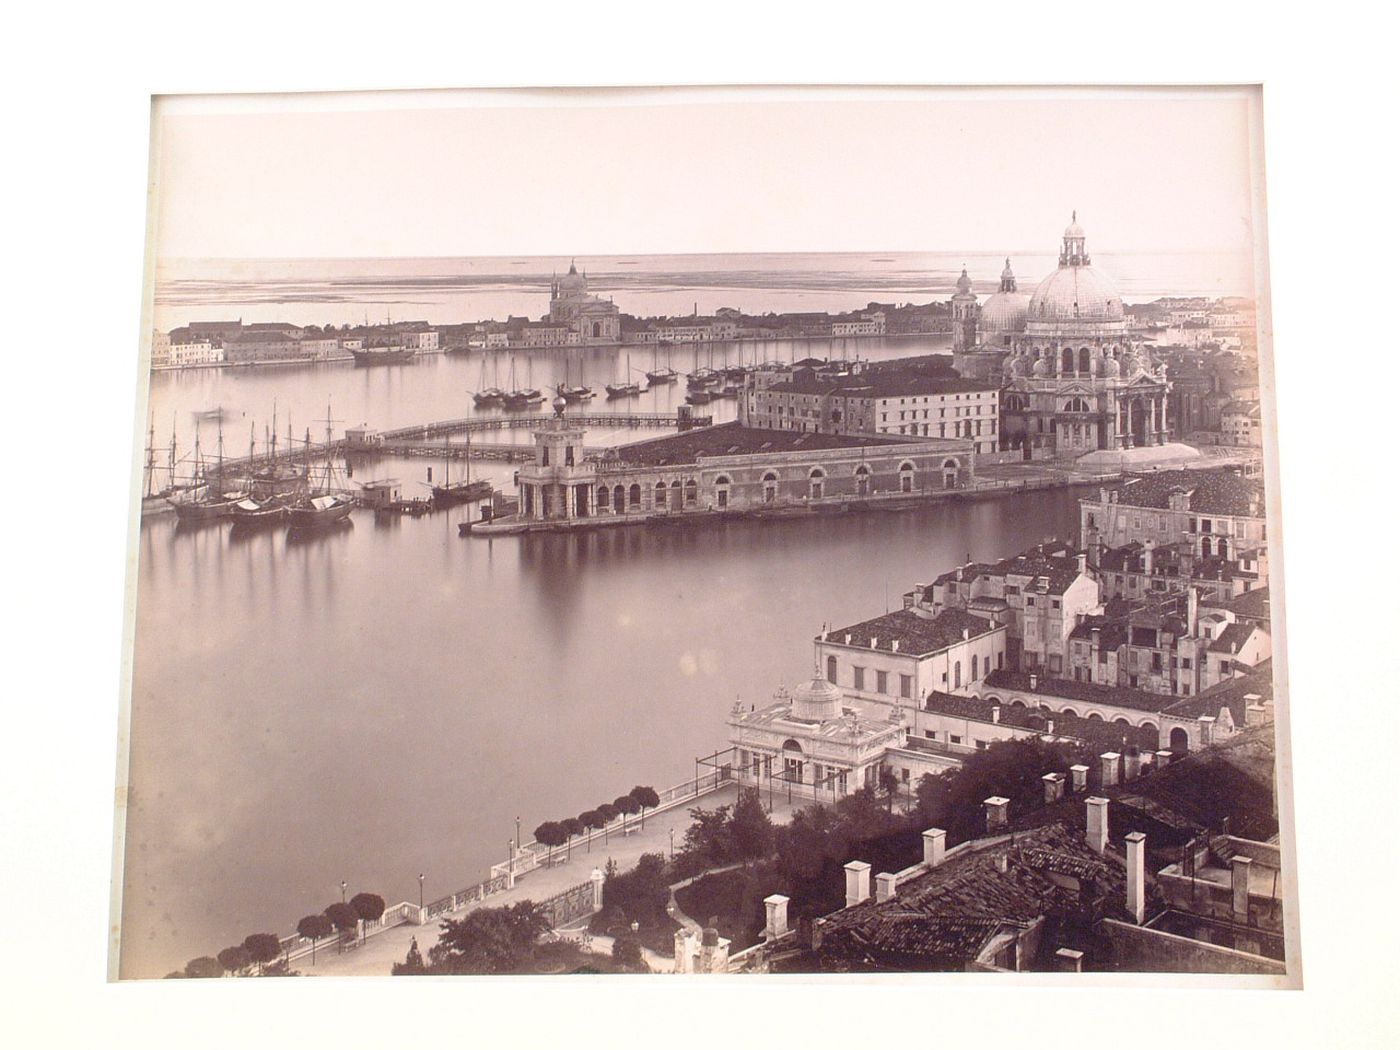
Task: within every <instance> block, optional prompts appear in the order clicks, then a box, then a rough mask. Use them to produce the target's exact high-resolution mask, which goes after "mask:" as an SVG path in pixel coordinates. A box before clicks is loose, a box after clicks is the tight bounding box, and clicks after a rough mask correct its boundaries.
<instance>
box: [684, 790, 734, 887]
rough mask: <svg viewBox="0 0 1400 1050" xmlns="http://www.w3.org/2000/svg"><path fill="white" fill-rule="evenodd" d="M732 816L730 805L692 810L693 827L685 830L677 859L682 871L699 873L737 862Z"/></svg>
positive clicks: (691, 824) (691, 825) (691, 820)
mask: <svg viewBox="0 0 1400 1050" xmlns="http://www.w3.org/2000/svg"><path fill="white" fill-rule="evenodd" d="M729 814H730V807H728V806H720V807H719V808H718V809H701V808H700V807H699V806H696V807H695V808H694V809H692V810H690V826H689V827H687V828H686V829H685V839H684V840H683V841H682V843H681V848H680V850H679V856H678V857H677V861H678V867H679V869H680V870H682V871H686V872H691V873H696V872H700V871H703V870H704V869H706V868H711V867H715V866H716V865H719V864H724V863H726V862H728V861H729V860H731V859H733V857H734V853H735V846H734V828H733V825H732V824H731V822H730V819H729Z"/></svg>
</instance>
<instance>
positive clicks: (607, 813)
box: [593, 802, 620, 844]
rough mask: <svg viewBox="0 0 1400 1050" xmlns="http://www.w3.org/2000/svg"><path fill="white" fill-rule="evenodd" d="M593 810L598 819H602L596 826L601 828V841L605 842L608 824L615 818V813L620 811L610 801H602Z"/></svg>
mask: <svg viewBox="0 0 1400 1050" xmlns="http://www.w3.org/2000/svg"><path fill="white" fill-rule="evenodd" d="M593 812H595V813H597V814H598V819H599V820H601V821H602V824H600V825H598V826H599V827H601V828H602V829H603V843H604V844H606V843H607V841H608V825H609V824H611V823H612V822H613V821H614V820H616V819H617V815H618V813H619V812H620V811H619V810H618V808H617V807H616V806H614V805H613V804H612V803H611V802H604V803H603V804H602V805H601V806H599V807H598V808H597V809H596V810H594V811H593Z"/></svg>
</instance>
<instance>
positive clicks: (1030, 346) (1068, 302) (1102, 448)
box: [954, 214, 1199, 467]
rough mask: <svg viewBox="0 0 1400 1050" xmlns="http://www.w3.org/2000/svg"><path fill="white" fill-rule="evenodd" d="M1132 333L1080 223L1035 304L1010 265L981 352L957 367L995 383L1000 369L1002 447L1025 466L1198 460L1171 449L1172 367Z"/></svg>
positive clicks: (982, 334) (981, 327) (982, 323)
mask: <svg viewBox="0 0 1400 1050" xmlns="http://www.w3.org/2000/svg"><path fill="white" fill-rule="evenodd" d="M954 298H955V299H956V296H955V297H954ZM955 320H956V318H955ZM1128 329H1129V321H1128V316H1127V314H1126V312H1125V311H1124V309H1123V299H1122V297H1121V296H1120V295H1119V294H1118V290H1117V289H1116V288H1114V286H1113V282H1112V281H1111V280H1110V279H1109V278H1108V277H1107V276H1106V275H1104V274H1103V273H1101V272H1100V271H1098V270H1096V269H1094V266H1093V261H1092V260H1091V258H1090V256H1089V252H1088V249H1087V247H1086V238H1085V235H1084V228H1083V227H1082V226H1080V225H1079V219H1078V215H1077V214H1076V215H1072V216H1071V221H1070V224H1069V226H1067V227H1066V228H1065V232H1064V235H1063V238H1062V241H1061V248H1060V258H1059V265H1058V267H1057V268H1056V269H1055V271H1054V272H1053V273H1051V274H1050V275H1049V276H1047V277H1046V278H1045V279H1044V280H1042V281H1041V282H1040V283H1039V284H1038V285H1036V288H1035V291H1034V292H1032V293H1031V295H1030V296H1029V298H1028V299H1027V298H1025V297H1024V296H1022V295H1021V293H1018V292H1017V291H1016V279H1015V276H1014V275H1013V274H1012V272H1011V261H1010V260H1009V259H1008V260H1007V264H1006V268H1005V270H1003V271H1002V285H1001V290H1000V291H999V292H997V293H996V294H995V295H993V296H991V297H990V298H989V299H988V300H987V302H986V303H984V304H982V307H981V309H980V310H979V311H978V326H977V339H976V345H975V346H974V347H973V348H971V349H970V350H964V351H963V354H962V355H961V356H962V358H963V362H959V355H957V354H956V353H955V356H954V361H955V363H958V364H959V367H960V370H961V368H963V367H980V368H982V369H984V370H987V371H988V372H989V374H990V370H991V368H992V362H993V361H999V362H1000V377H1001V380H1002V384H1003V386H1002V393H1001V426H1000V435H1001V447H1002V449H1003V450H1017V449H1019V450H1021V452H1022V454H1023V457H1024V458H1025V459H1052V458H1053V459H1079V458H1080V457H1083V456H1086V455H1093V456H1094V459H1093V460H1092V461H1091V464H1092V465H1096V466H1097V465H1102V466H1119V467H1122V466H1132V465H1147V464H1153V463H1165V462H1173V461H1179V460H1184V459H1190V458H1195V457H1196V456H1198V455H1199V453H1198V452H1196V450H1195V449H1192V448H1190V447H1189V446H1186V445H1178V444H1174V443H1171V442H1170V441H1169V440H1168V437H1169V426H1168V421H1167V394H1168V392H1169V390H1170V385H1169V384H1168V382H1167V378H1166V368H1165V366H1164V365H1163V364H1161V363H1159V362H1157V361H1156V360H1155V359H1154V358H1153V356H1152V353H1151V350H1150V349H1149V348H1148V347H1147V346H1145V345H1144V344H1142V343H1141V342H1140V341H1139V340H1137V339H1135V338H1133V337H1131V336H1130V335H1129V333H1128ZM954 338H955V342H956V341H957V335H956V328H955V337H954ZM955 349H956V347H955ZM1151 449H1156V450H1157V451H1148V450H1151ZM1097 453H1106V454H1105V455H1095V454H1097ZM1099 461H1102V463H1100V462H1099Z"/></svg>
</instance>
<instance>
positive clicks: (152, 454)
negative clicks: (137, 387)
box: [146, 412, 156, 496]
mask: <svg viewBox="0 0 1400 1050" xmlns="http://www.w3.org/2000/svg"><path fill="white" fill-rule="evenodd" d="M155 481H156V414H155V413H154V412H152V413H151V424H150V430H149V431H147V434H146V495H147V496H150V495H151V494H152V493H151V487H152V486H153V485H154V484H155Z"/></svg>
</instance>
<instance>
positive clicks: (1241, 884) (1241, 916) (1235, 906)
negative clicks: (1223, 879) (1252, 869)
mask: <svg viewBox="0 0 1400 1050" xmlns="http://www.w3.org/2000/svg"><path fill="white" fill-rule="evenodd" d="M1250 863H1251V861H1250V859H1249V858H1248V857H1244V856H1241V855H1240V854H1238V853H1237V854H1235V855H1234V856H1233V857H1231V858H1230V898H1231V899H1230V911H1231V913H1232V916H1233V918H1234V920H1235V921H1236V922H1241V923H1245V924H1248V923H1249V865H1250Z"/></svg>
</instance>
